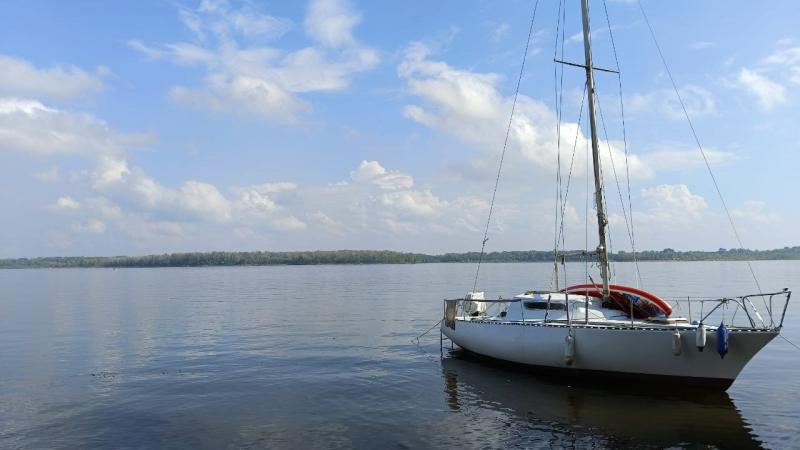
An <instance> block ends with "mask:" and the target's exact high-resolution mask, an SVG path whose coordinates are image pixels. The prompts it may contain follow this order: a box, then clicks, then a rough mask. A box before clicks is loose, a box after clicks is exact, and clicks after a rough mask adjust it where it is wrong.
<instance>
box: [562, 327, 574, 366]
mask: <svg viewBox="0 0 800 450" xmlns="http://www.w3.org/2000/svg"><path fill="white" fill-rule="evenodd" d="M573 362H575V338H574V337H572V332H570V334H568V335H567V337H566V338H565V339H564V364H566V365H568V366H571V365H572V363H573Z"/></svg>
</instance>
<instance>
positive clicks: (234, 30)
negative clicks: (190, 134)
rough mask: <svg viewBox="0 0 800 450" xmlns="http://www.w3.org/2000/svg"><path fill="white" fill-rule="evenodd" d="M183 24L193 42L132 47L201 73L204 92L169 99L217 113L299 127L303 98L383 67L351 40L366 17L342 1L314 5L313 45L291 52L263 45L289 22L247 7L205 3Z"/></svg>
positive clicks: (310, 21) (305, 106) (189, 90)
mask: <svg viewBox="0 0 800 450" xmlns="http://www.w3.org/2000/svg"><path fill="white" fill-rule="evenodd" d="M180 19H181V21H182V22H183V24H184V25H185V26H186V27H187V28H189V29H190V30H191V31H192V32H193V33H194V34H195V36H196V42H177V43H164V44H155V45H148V44H145V43H142V42H141V41H139V40H131V41H129V42H128V45H129V47H130V48H132V49H134V50H136V51H138V52H140V53H141V54H143V55H144V56H145V57H146V58H147V59H149V60H167V61H170V62H172V63H174V64H177V65H184V66H189V67H199V68H202V69H204V71H205V77H204V83H203V85H202V86H200V87H187V86H174V87H172V88H171V90H170V93H169V95H170V96H171V98H173V99H174V100H176V101H179V102H184V103H188V104H192V105H196V106H200V107H203V108H207V109H211V110H214V111H219V112H226V113H233V114H237V115H245V116H253V117H257V118H261V119H264V120H267V121H275V122H282V123H292V122H296V121H297V120H299V118H300V116H301V115H302V114H303V113H306V112H308V111H310V110H311V103H310V102H309V101H308V100H306V99H304V98H302V94H304V93H308V92H326V91H338V90H342V89H345V88H347V87H348V86H349V85H350V82H351V80H352V78H353V77H354V76H355V75H356V74H358V73H360V72H364V71H367V70H370V69H372V68H373V67H375V66H376V65H377V64H378V61H379V56H378V52H377V51H376V50H374V49H372V48H370V47H367V46H365V45H363V44H361V43H360V42H359V41H358V40H357V39H356V38H355V37H354V35H353V28H354V27H355V26H356V25H357V24H358V23H359V22H360V20H361V18H360V14H359V13H358V12H356V11H354V9H353V8H352V6H351V5H350V4H349V3H348V2H345V1H339V0H315V1H313V2H312V3H311V5H310V6H309V10H308V15H307V17H306V21H305V30H306V33H307V34H308V36H309V37H310V38H311V40H312V41H313V42H314V45H310V46H306V47H303V48H300V49H296V50H292V51H285V50H282V49H279V48H276V47H271V46H266V45H264V39H267V38H274V37H277V36H279V35H282V34H284V33H287V32H289V31H290V30H291V29H292V28H293V24H292V22H291V21H290V20H288V19H284V18H278V17H272V16H269V15H266V14H263V13H261V12H260V11H259V10H258V9H257V8H255V7H254V6H251V5H250V4H245V5H244V6H242V7H236V8H235V7H232V6H231V5H230V4H229V3H228V2H214V3H210V2H203V3H202V4H201V5H200V7H198V8H197V9H195V10H188V9H181V10H180ZM254 38H260V39H254Z"/></svg>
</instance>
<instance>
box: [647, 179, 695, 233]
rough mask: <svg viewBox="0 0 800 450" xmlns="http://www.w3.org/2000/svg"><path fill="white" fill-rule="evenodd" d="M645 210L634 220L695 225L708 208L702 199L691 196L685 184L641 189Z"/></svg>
mask: <svg viewBox="0 0 800 450" xmlns="http://www.w3.org/2000/svg"><path fill="white" fill-rule="evenodd" d="M641 196H642V199H643V200H644V202H645V204H646V205H647V206H648V208H647V210H646V211H645V212H643V213H642V214H641V215H639V216H638V217H636V220H637V221H639V220H644V221H646V222H659V223H665V224H670V223H674V224H690V223H696V222H697V221H698V220H699V219H700V217H701V215H702V213H703V212H704V211H705V210H706V209H707V208H708V205H707V204H706V201H705V199H704V198H703V197H701V196H699V195H697V194H693V193H692V192H691V191H689V188H688V187H687V186H686V185H685V184H661V185H658V186H653V187H650V188H645V189H642V191H641Z"/></svg>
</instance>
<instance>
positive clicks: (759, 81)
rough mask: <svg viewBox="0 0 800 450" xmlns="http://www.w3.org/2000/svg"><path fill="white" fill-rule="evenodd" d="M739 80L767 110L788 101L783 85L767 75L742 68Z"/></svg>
mask: <svg viewBox="0 0 800 450" xmlns="http://www.w3.org/2000/svg"><path fill="white" fill-rule="evenodd" d="M737 82H738V83H739V85H740V86H741V87H743V88H744V89H745V90H747V91H748V92H749V93H750V94H751V95H753V96H755V97H756V99H757V100H758V104H759V105H760V106H761V108H762V109H763V110H765V111H769V110H771V109H773V108H774V107H775V106H778V105H780V104H783V103H786V89H785V88H784V87H783V85H781V84H779V83H776V82H774V81H772V80H770V79H769V78H767V77H766V76H765V75H762V74H760V73H758V72H755V71H752V70H749V69H745V68H742V69H741V70H740V71H739V75H738V77H737Z"/></svg>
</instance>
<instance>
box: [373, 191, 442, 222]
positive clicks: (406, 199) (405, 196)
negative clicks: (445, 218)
mask: <svg viewBox="0 0 800 450" xmlns="http://www.w3.org/2000/svg"><path fill="white" fill-rule="evenodd" d="M381 201H382V202H383V204H384V205H386V206H390V207H392V208H395V209H397V210H398V211H401V212H403V213H408V214H412V215H418V216H429V215H434V214H437V213H439V212H441V209H442V207H444V206H445V204H444V203H443V202H442V201H441V200H440V199H439V197H437V196H435V195H433V194H432V193H431V191H429V190H425V191H401V192H390V193H385V194H383V195H382V196H381Z"/></svg>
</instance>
